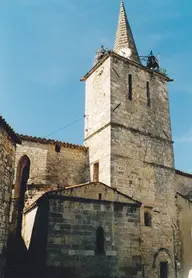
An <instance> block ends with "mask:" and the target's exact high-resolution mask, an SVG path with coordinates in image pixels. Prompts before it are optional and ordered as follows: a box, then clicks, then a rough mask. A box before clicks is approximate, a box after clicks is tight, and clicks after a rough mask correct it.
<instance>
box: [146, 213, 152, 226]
mask: <svg viewBox="0 0 192 278" xmlns="http://www.w3.org/2000/svg"><path fill="white" fill-rule="evenodd" d="M151 218H152V217H151V212H150V211H145V212H144V224H145V226H146V227H151V226H152V221H151V220H152V219H151Z"/></svg>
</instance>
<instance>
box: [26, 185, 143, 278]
mask: <svg viewBox="0 0 192 278" xmlns="http://www.w3.org/2000/svg"><path fill="white" fill-rule="evenodd" d="M99 194H100V195H99ZM98 195H99V196H98ZM47 197H48V202H49V214H48V219H47V221H48V231H47V250H46V254H47V257H46V258H47V259H46V269H47V273H48V276H49V277H60V276H59V275H61V276H62V275H64V276H65V277H70V278H73V277H82V278H85V277H108V278H109V277H130V278H131V277H141V274H142V266H141V256H140V255H141V254H140V209H139V208H140V203H138V202H136V201H134V200H133V199H131V198H129V197H128V196H125V195H123V194H121V193H120V192H118V191H117V190H115V189H110V188H108V187H107V186H105V185H103V184H100V183H90V184H85V185H82V186H76V187H70V188H66V189H60V190H57V191H52V192H50V193H48V195H47ZM45 198H46V196H43V197H42V198H41V199H40V200H39V201H38V202H37V206H38V209H37V207H32V208H31V209H29V210H28V211H26V213H25V217H24V218H25V220H24V223H25V229H24V233H23V235H24V239H25V241H26V240H28V239H29V235H30V237H31V242H30V244H29V254H30V252H31V253H32V254H33V253H34V252H36V254H37V256H38V254H39V251H38V244H37V242H39V237H42V233H43V232H42V233H38V232H37V231H40V230H41V229H42V220H41V221H38V218H39V214H42V213H40V211H42V209H44V208H45V207H46V206H45V205H41V203H42V202H43V200H44V199H45ZM99 198H101V200H99ZM34 215H36V216H35V218H34ZM45 215H46V212H45V211H44V216H42V217H43V218H42V219H44V221H45V219H46V216H45ZM32 223H33V224H32ZM32 226H33V229H31V227H32ZM44 226H46V225H45V224H44ZM98 227H102V228H103V229H104V247H105V252H104V254H97V252H96V231H97V228H98ZM32 230H33V232H32V233H31V231H32ZM31 234H32V236H31ZM44 234H45V235H46V232H45V233H44ZM33 246H35V249H34V248H33ZM34 250H35V251H34ZM43 252H44V251H43ZM40 253H42V248H41V251H40ZM40 260H41V258H40V259H39V260H37V263H38V264H39V261H40ZM34 268H36V269H37V266H35V265H34Z"/></svg>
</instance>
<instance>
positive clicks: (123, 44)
mask: <svg viewBox="0 0 192 278" xmlns="http://www.w3.org/2000/svg"><path fill="white" fill-rule="evenodd" d="M122 48H124V49H129V51H128V52H130V56H129V59H130V60H132V61H135V62H137V63H140V59H139V55H138V52H137V48H136V45H135V41H134V38H133V34H132V32H131V28H130V25H129V22H128V19H127V15H126V11H125V7H124V4H123V1H121V6H120V14H119V21H118V27H117V32H116V39H115V45H114V52H116V53H118V54H120V50H121V49H122Z"/></svg>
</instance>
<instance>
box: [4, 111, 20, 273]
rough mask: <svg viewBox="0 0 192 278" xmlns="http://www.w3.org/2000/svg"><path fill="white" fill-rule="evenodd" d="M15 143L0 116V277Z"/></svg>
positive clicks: (16, 138) (8, 127)
mask: <svg viewBox="0 0 192 278" xmlns="http://www.w3.org/2000/svg"><path fill="white" fill-rule="evenodd" d="M16 143H20V139H19V138H18V137H17V136H16V134H15V133H14V131H13V130H12V129H11V127H10V126H9V125H8V124H7V123H6V122H5V120H4V119H3V118H2V117H1V116H0V276H1V275H3V270H4V266H5V259H6V257H5V255H6V251H7V238H8V230H9V213H10V202H11V190H12V184H13V177H14V163H15V148H16ZM1 277H2V276H1Z"/></svg>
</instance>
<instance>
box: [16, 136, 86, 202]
mask: <svg viewBox="0 0 192 278" xmlns="http://www.w3.org/2000/svg"><path fill="white" fill-rule="evenodd" d="M24 155H26V156H27V157H28V158H29V160H30V172H29V179H28V184H27V191H26V194H25V197H26V205H27V206H29V205H30V204H31V203H33V202H34V201H36V200H37V199H38V198H39V197H40V196H41V195H43V194H44V193H45V192H47V191H50V190H53V189H57V188H59V187H65V186H67V185H74V184H79V183H84V182H86V181H87V180H89V167H88V166H87V162H88V158H87V151H86V149H85V148H83V147H82V148H70V147H64V146H62V145H61V149H60V152H56V151H55V144H48V143H44V144H43V143H38V142H33V141H22V145H17V151H16V162H15V172H17V166H18V163H19V161H20V159H21V158H22V157H23V156H24ZM15 180H16V175H15Z"/></svg>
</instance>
